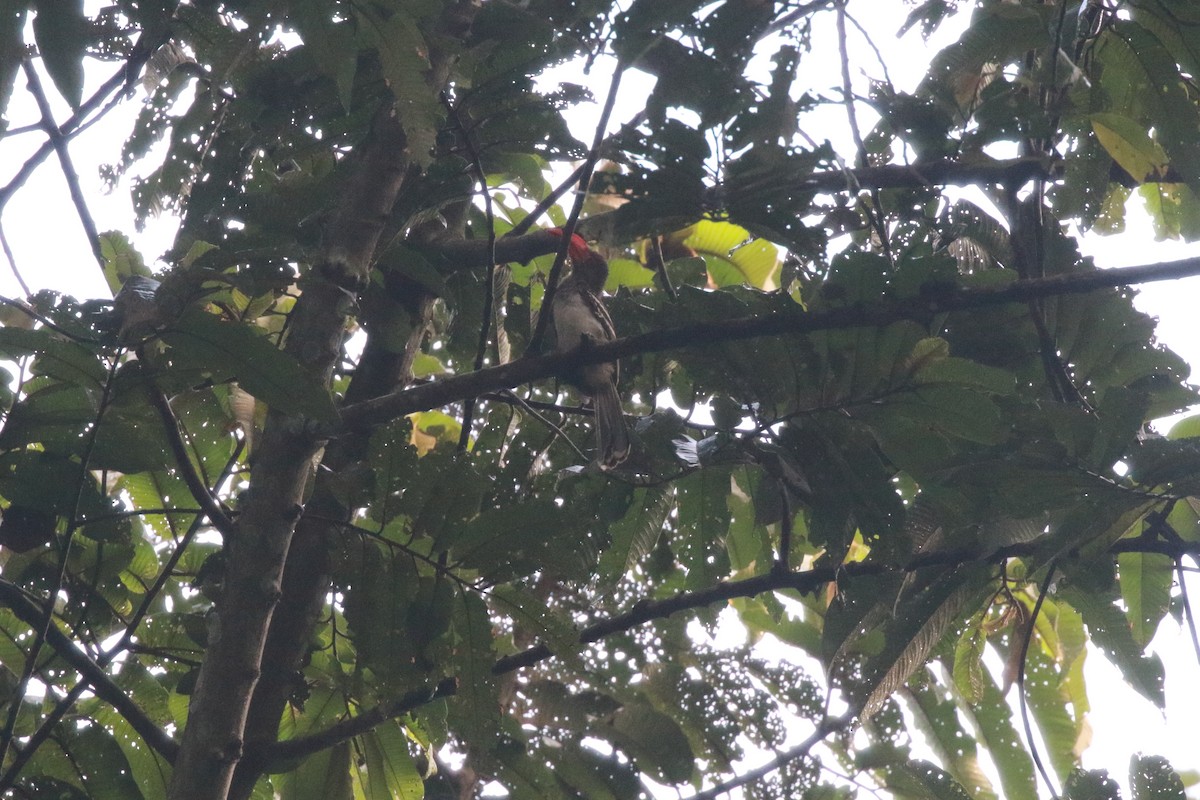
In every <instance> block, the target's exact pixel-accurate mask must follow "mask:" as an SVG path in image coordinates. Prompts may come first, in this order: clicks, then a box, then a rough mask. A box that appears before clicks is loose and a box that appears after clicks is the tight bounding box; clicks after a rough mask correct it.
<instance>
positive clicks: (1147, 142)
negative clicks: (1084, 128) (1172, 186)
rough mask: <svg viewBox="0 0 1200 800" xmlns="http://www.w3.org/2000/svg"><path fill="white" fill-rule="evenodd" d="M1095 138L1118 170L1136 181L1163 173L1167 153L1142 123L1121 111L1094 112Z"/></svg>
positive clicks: (1156, 176) (1093, 126) (1160, 175)
mask: <svg viewBox="0 0 1200 800" xmlns="http://www.w3.org/2000/svg"><path fill="white" fill-rule="evenodd" d="M1091 119H1092V129H1093V130H1094V131H1095V132H1096V138H1098V139H1099V140H1100V144H1101V145H1103V147H1104V149H1105V150H1107V151H1108V154H1109V155H1110V156H1112V157H1113V160H1114V161H1116V162H1117V163H1118V164H1119V165H1120V166H1121V169H1123V170H1125V171H1126V172H1128V173H1129V174H1130V176H1132V177H1133V179H1134V180H1135V181H1137V182H1139V183H1141V182H1143V181H1146V180H1151V179H1153V178H1158V177H1162V176H1163V175H1165V174H1166V170H1167V167H1168V166H1169V164H1168V161H1167V154H1166V153H1164V152H1163V149H1162V148H1161V147H1159V145H1158V144H1157V143H1156V142H1155V141H1154V140H1153V139H1151V138H1150V135H1149V134H1148V133H1147V132H1146V130H1145V128H1144V127H1143V126H1142V125H1139V124H1138V123H1136V122H1134V121H1133V120H1132V119H1129V118H1128V117H1125V116H1122V115H1121V114H1113V113H1110V112H1100V113H1096V114H1093V115H1092V117H1091Z"/></svg>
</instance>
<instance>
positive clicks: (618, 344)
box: [342, 258, 1200, 429]
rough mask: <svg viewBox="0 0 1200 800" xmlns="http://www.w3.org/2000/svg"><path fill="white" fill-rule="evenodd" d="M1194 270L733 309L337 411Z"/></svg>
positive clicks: (357, 411)
mask: <svg viewBox="0 0 1200 800" xmlns="http://www.w3.org/2000/svg"><path fill="white" fill-rule="evenodd" d="M1197 275H1200V258H1188V259H1183V260H1181V261H1169V262H1163V263H1159V264H1146V265H1142V266H1137V267H1124V268H1121V269H1105V270H1093V271H1089V272H1074V273H1068V274H1064V275H1055V276H1053V277H1049V278H1035V279H1029V280H1022V281H1015V282H1013V283H1011V284H1009V285H1008V286H1004V287H1001V288H999V289H991V288H987V289H956V288H953V287H948V288H946V289H944V290H943V289H942V288H941V287H934V288H933V289H932V290H931V291H928V292H927V293H925V294H923V295H919V296H916V297H911V298H906V299H901V300H893V301H885V302H882V303H877V304H871V305H859V306H851V307H846V308H833V309H829V310H826V311H817V312H812V313H804V312H802V311H801V310H800V309H799V308H798V307H797V309H796V311H795V313H779V314H772V315H769V316H759V317H736V318H734V319H727V320H720V321H716V322H704V323H696V324H692V325H682V326H680V327H677V328H664V329H662V330H657V331H651V332H649V333H643V334H638V335H636V336H627V337H625V338H623V339H616V340H614V341H611V342H602V343H597V344H592V345H590V346H588V347H586V348H579V349H576V350H573V351H570V352H565V353H553V354H550V355H546V356H539V357H536V358H522V359H518V360H517V361H514V362H512V363H511V364H504V365H501V366H498V367H492V368H490V369H483V370H479V371H478V372H472V373H469V374H466V375H458V376H455V377H452V378H446V379H445V380H440V381H434V382H432V383H426V384H423V385H421V386H415V387H412V388H410V389H405V390H403V391H399V392H394V393H392V394H389V395H384V396H383V397H380V398H377V399H374V400H368V401H365V402H362V403H355V404H353V405H349V406H347V407H346V408H344V409H343V411H342V420H343V424H344V426H345V427H346V428H350V429H357V428H362V427H367V426H371V425H376V424H379V423H382V422H387V421H389V420H392V419H397V418H399V417H401V416H404V415H405V414H411V413H413V412H414V411H425V410H428V409H431V408H439V407H441V406H444V405H446V404H448V403H452V402H455V401H458V400H462V399H464V398H467V397H474V396H478V395H480V394H484V393H486V392H492V391H498V390H501V389H511V388H513V387H515V386H519V385H521V384H523V383H528V382H530V381H535V380H542V379H544V378H550V377H552V376H555V375H560V374H562V373H563V372H564V371H566V370H567V369H568V368H572V367H578V366H583V365H587V364H599V363H602V362H605V361H616V360H617V359H621V358H629V357H630V356H636V355H640V354H643V353H654V352H661V351H663V350H678V349H686V348H691V347H711V346H712V345H714V344H716V343H718V342H729V341H738V340H741V339H753V338H757V337H761V336H777V335H780V334H785V333H791V334H796V333H801V334H803V333H813V332H816V331H823V330H837V329H844V328H865V327H880V326H884V325H890V324H891V323H893V322H898V321H900V320H905V319H917V320H921V319H928V318H929V317H931V316H933V315H936V314H942V313H946V312H950V311H962V310H966V309H971V308H983V307H986V306H995V305H1003V304H1005V303H1024V302H1028V301H1029V300H1031V299H1035V298H1041V297H1053V296H1058V295H1065V294H1081V293H1085V292H1091V291H1096V290H1099V289H1112V288H1116V287H1120V286H1130V285H1133V284H1139V283H1149V282H1152V281H1164V280H1175V279H1178V278H1186V277H1193V276H1197Z"/></svg>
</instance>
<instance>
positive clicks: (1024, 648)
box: [1017, 561, 1058, 797]
mask: <svg viewBox="0 0 1200 800" xmlns="http://www.w3.org/2000/svg"><path fill="white" fill-rule="evenodd" d="M1057 568H1058V562H1057V561H1051V562H1050V566H1048V567H1047V568H1046V577H1045V578H1043V579H1042V583H1041V585H1040V586H1039V587H1038V596H1037V602H1036V603H1034V604H1033V613H1031V614H1030V615H1029V624H1028V625H1027V626H1026V627H1025V631H1024V633H1023V635H1022V637H1021V658H1020V662H1019V663H1020V666H1019V667H1018V669H1017V692H1018V694H1019V695H1020V701H1021V724H1022V725H1024V727H1025V741H1027V742H1028V743H1029V755H1030V756H1031V757H1032V758H1033V764H1034V766H1035V767H1037V771H1038V774H1039V775H1040V776H1041V778H1042V780H1043V781H1044V782H1045V784H1046V787H1047V788H1048V789H1049V790H1050V794H1051V795H1052V796H1054V797H1058V792H1057V791H1056V790H1055V788H1054V783H1053V782H1052V781H1051V780H1050V773H1049V772H1048V771H1047V770H1046V766H1045V765H1044V764H1043V763H1042V756H1041V753H1040V752H1039V751H1038V746H1037V742H1036V741H1034V738H1033V726H1032V725H1031V724H1030V722H1029V702H1028V699H1027V698H1026V696H1025V660H1026V657H1027V656H1028V655H1029V644H1030V642H1032V641H1033V630H1034V625H1036V624H1037V618H1038V614H1039V613H1040V612H1041V610H1042V603H1044V602H1045V600H1046V595H1047V594H1048V593H1049V591H1050V583H1051V582H1052V581H1053V580H1054V573H1055V572H1056V571H1057Z"/></svg>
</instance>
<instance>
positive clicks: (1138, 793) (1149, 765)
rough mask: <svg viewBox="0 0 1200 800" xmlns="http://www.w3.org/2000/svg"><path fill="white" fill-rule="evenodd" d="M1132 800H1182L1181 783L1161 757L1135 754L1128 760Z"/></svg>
mask: <svg viewBox="0 0 1200 800" xmlns="http://www.w3.org/2000/svg"><path fill="white" fill-rule="evenodd" d="M1129 785H1130V788H1131V789H1132V791H1133V800H1184V797H1185V792H1184V787H1183V781H1182V780H1181V779H1180V777H1179V773H1177V772H1176V771H1175V769H1174V768H1173V767H1172V766H1171V764H1170V762H1169V761H1167V760H1166V759H1165V758H1163V757H1162V756H1144V755H1142V754H1141V753H1137V754H1135V755H1134V756H1133V757H1132V758H1130V759H1129Z"/></svg>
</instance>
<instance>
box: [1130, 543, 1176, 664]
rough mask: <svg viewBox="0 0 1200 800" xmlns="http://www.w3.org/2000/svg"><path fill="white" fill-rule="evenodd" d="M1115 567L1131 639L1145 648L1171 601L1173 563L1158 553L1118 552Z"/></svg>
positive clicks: (1173, 574)
mask: <svg viewBox="0 0 1200 800" xmlns="http://www.w3.org/2000/svg"><path fill="white" fill-rule="evenodd" d="M1117 570H1118V575H1119V577H1120V580H1121V597H1122V598H1124V600H1125V607H1126V608H1127V609H1128V611H1127V614H1128V616H1129V625H1130V629H1131V630H1132V632H1133V640H1134V642H1136V643H1137V645H1138V646H1139V647H1141V648H1145V647H1146V646H1147V645H1148V644H1150V640H1151V639H1153V638H1154V634H1155V632H1156V631H1157V630H1158V623H1159V622H1161V621H1162V618H1163V617H1164V616H1166V614H1167V608H1168V607H1169V606H1170V604H1171V585H1172V584H1173V582H1174V580H1175V570H1174V563H1173V562H1172V561H1171V559H1170V558H1168V557H1167V556H1164V555H1161V554H1159V553H1121V554H1120V555H1118V556H1117Z"/></svg>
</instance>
